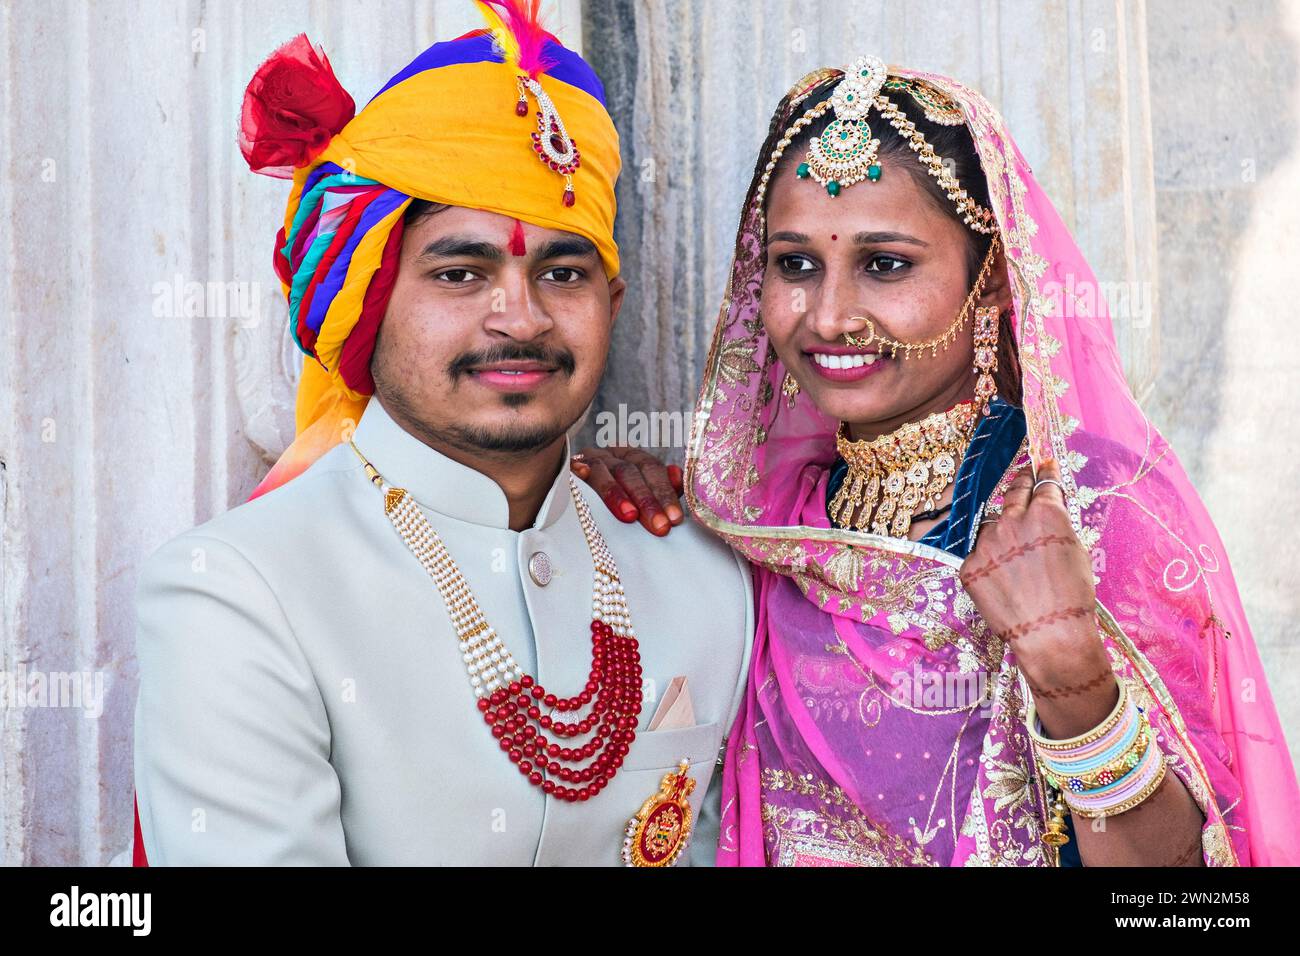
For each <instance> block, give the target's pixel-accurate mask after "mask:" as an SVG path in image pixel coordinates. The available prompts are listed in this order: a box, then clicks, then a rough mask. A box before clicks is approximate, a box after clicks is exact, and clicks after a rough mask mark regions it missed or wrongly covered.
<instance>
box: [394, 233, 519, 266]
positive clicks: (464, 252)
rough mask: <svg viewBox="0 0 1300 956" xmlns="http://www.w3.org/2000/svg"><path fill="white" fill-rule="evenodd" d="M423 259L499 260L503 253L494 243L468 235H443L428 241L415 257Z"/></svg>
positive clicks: (502, 257)
mask: <svg viewBox="0 0 1300 956" xmlns="http://www.w3.org/2000/svg"><path fill="white" fill-rule="evenodd" d="M416 258H417V259H420V260H425V259H487V260H489V261H491V262H500V261H501V260H503V259H504V258H505V253H504V252H502V251H501V249H500V248H498V247H497V245H496V244H495V243H491V242H487V241H485V240H483V239H471V238H470V237H468V236H443V237H442V238H441V239H435V240H433V242H431V243H429V244H428V245H427V246H425V247H424V249H423V250H422V251H421V252H420V254H419V256H417V257H416Z"/></svg>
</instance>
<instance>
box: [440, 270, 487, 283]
mask: <svg viewBox="0 0 1300 956" xmlns="http://www.w3.org/2000/svg"><path fill="white" fill-rule="evenodd" d="M435 278H436V279H437V280H438V281H439V282H449V283H451V284H453V285H462V284H464V283H466V282H473V281H474V280H475V279H477V278H478V276H476V275H474V273H472V272H470V271H469V270H468V269H446V270H444V271H442V272H439V273H438V274H437V276H435Z"/></svg>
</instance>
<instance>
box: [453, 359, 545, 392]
mask: <svg viewBox="0 0 1300 956" xmlns="http://www.w3.org/2000/svg"><path fill="white" fill-rule="evenodd" d="M555 371H556V367H555V366H554V365H547V364H546V363H545V362H529V361H512V362H493V363H491V364H490V365H479V366H476V367H474V368H472V369H470V370H469V375H470V378H472V379H473V380H474V381H476V382H478V383H480V384H481V385H486V386H488V387H489V388H494V389H497V390H498V391H504V392H526V391H528V390H529V389H532V388H536V387H537V386H539V385H541V384H542V383H543V382H546V381H548V380H549V379H550V378H551V376H553V375H554V374H555Z"/></svg>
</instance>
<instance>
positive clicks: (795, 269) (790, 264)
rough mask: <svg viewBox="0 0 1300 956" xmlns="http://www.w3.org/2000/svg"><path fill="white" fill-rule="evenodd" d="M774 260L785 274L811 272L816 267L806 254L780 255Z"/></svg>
mask: <svg viewBox="0 0 1300 956" xmlns="http://www.w3.org/2000/svg"><path fill="white" fill-rule="evenodd" d="M776 262H777V265H778V266H780V267H781V271H782V272H784V273H786V274H787V275H798V274H799V273H805V272H812V271H813V270H814V269H816V268H817V267H816V266H815V265H814V264H813V261H812V260H811V259H809V258H808V257H807V256H782V257H781V258H779V259H778V260H776Z"/></svg>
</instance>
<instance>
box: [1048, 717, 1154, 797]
mask: <svg viewBox="0 0 1300 956" xmlns="http://www.w3.org/2000/svg"><path fill="white" fill-rule="evenodd" d="M1148 739H1149V737H1148V735H1147V732H1146V730H1145V728H1144V729H1141V730H1139V732H1138V735H1137V737H1136V738H1135V740H1134V742H1133V744H1132V745H1131V746H1129V747H1127V748H1125V752H1124V753H1123V754H1121V755H1120V756H1119V757H1116V758H1115V759H1114V760H1112V761H1110V762H1109V763H1107V764H1105V765H1103V766H1101V767H1100V768H1098V769H1096V770H1087V771H1077V770H1069V769H1067V768H1064V767H1060V766H1058V765H1056V764H1053V763H1051V762H1050V761H1046V760H1045V761H1043V762H1044V764H1046V766H1047V770H1046V771H1045V772H1044V776H1045V777H1047V781H1048V783H1050V784H1051V785H1052V786H1054V787H1056V788H1057V789H1058V790H1068V791H1069V792H1070V793H1084V792H1086V791H1088V790H1097V789H1099V788H1101V787H1108V786H1110V785H1111V784H1112V783H1117V782H1118V781H1119V780H1120V779H1121V778H1123V777H1124V776H1125V775H1126V774H1128V773H1130V772H1131V771H1132V770H1133V768H1134V767H1136V766H1137V765H1138V764H1139V763H1141V761H1142V755H1143V754H1144V753H1146V747H1147V741H1148Z"/></svg>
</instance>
